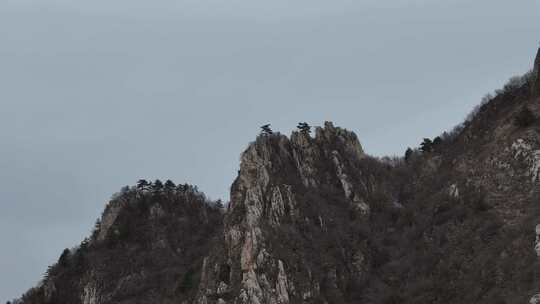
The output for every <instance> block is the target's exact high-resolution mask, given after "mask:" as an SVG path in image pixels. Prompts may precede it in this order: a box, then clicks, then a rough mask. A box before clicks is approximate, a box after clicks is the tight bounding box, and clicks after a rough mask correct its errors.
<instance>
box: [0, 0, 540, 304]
mask: <svg viewBox="0 0 540 304" xmlns="http://www.w3.org/2000/svg"><path fill="white" fill-rule="evenodd" d="M539 12H540V2H539V1H538V0H537V1H532V0H523V1H520V3H519V5H518V4H515V3H514V2H512V1H507V0H504V1H498V0H495V1H494V0H489V1H488V0H479V1H470V0H453V1H449V0H444V1H442V0H440V1H435V0H429V1H427V0H426V1H421V0H417V1H413V0H407V1H405V0H393V1H381V0H369V1H362V0H332V1H330V0H324V1H322V0H266V1H259V0H175V1H173V0H160V1H147V0H145V1H142V0H93V1H74V0H39V1H38V0H0V140H1V146H0V185H1V186H0V242H1V250H0V300H3V301H6V300H7V299H11V298H13V297H15V296H19V295H20V294H21V293H22V292H23V291H24V290H26V289H28V288H29V287H31V286H33V285H35V284H36V283H37V282H38V280H39V279H40V277H41V276H42V273H43V272H44V271H45V269H46V267H47V265H49V264H51V263H52V262H54V261H56V260H57V258H58V256H59V254H60V253H61V251H62V249H63V248H65V247H72V246H74V245H76V244H78V243H79V242H80V241H81V240H82V239H83V238H84V237H85V236H87V235H89V233H90V230H91V228H92V226H93V223H94V221H95V220H96V218H97V217H98V216H99V215H100V214H101V211H102V209H103V207H104V205H105V203H106V202H107V200H108V199H109V197H110V195H111V194H112V193H113V192H115V191H117V190H118V189H120V187H121V186H123V185H126V184H134V183H135V182H136V181H137V180H138V179H139V178H148V179H155V178H161V179H163V180H165V179H168V178H170V179H173V180H174V181H176V182H182V183H183V182H188V183H192V184H195V185H198V186H199V188H200V189H201V190H203V191H204V192H205V193H207V194H208V195H209V196H210V197H212V198H224V199H225V200H227V199H228V190H229V186H230V184H231V182H232V181H233V179H234V177H235V174H236V171H237V168H238V160H239V154H240V153H241V151H242V150H243V149H244V148H245V147H246V146H247V144H248V143H249V142H250V141H251V140H253V139H254V138H255V136H256V135H257V133H258V127H259V126H260V125H262V124H264V123H272V125H273V127H274V130H279V131H281V132H284V133H287V134H288V133H289V132H290V131H291V129H292V128H294V126H295V125H296V124H297V122H299V121H307V122H309V123H311V124H313V125H320V124H322V123H323V121H325V120H332V121H334V122H335V124H337V125H339V126H343V127H346V128H348V129H351V130H353V131H355V132H356V133H357V134H358V136H359V138H360V140H361V142H362V144H363V146H364V149H365V150H366V151H367V152H368V153H370V154H373V155H377V156H383V155H392V154H402V153H403V151H404V150H405V149H406V147H407V146H416V145H417V144H418V143H419V142H420V140H421V138H422V137H432V136H435V135H437V134H439V133H441V132H442V131H443V130H447V129H450V128H452V127H453V126H454V125H456V124H457V123H459V122H460V121H462V120H463V118H464V117H465V115H466V114H467V113H468V112H469V111H470V110H471V109H472V108H473V106H474V105H476V104H477V103H478V102H479V101H480V99H481V97H482V96H483V95H484V94H486V93H488V92H491V91H493V90H494V89H496V88H499V87H501V86H502V84H503V83H504V82H505V81H506V80H507V79H508V78H509V77H510V76H513V75H516V74H522V73H524V72H526V71H527V70H528V69H529V68H530V67H531V64H532V61H533V58H534V55H535V53H536V50H537V47H538V42H539V41H540V18H539Z"/></svg>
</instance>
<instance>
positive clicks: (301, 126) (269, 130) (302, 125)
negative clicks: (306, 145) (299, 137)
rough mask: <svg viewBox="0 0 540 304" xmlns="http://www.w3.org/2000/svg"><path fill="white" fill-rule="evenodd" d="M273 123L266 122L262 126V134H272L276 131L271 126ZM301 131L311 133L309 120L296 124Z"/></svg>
mask: <svg viewBox="0 0 540 304" xmlns="http://www.w3.org/2000/svg"><path fill="white" fill-rule="evenodd" d="M270 126H271V124H266V125H263V126H261V134H263V135H272V134H274V132H273V131H272V128H271V127H270ZM296 128H298V130H300V132H302V133H304V134H310V133H311V126H310V125H309V124H308V123H307V122H299V123H298V125H297V126H296Z"/></svg>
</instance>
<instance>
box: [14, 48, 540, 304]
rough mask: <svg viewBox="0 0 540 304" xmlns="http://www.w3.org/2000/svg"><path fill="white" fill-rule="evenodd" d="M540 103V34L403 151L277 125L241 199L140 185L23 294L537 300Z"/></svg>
mask: <svg viewBox="0 0 540 304" xmlns="http://www.w3.org/2000/svg"><path fill="white" fill-rule="evenodd" d="M539 117H540V50H539V52H538V56H537V58H536V61H535V65H534V68H533V70H532V71H531V72H530V73H528V74H526V75H525V76H522V77H515V78H512V79H511V80H510V82H509V83H508V84H507V85H506V86H505V87H504V89H502V90H498V91H497V92H496V94H495V95H494V96H488V97H486V98H485V100H484V102H483V103H482V104H481V106H480V107H478V108H477V109H476V110H475V111H474V112H473V113H472V114H471V115H470V117H469V118H468V119H467V120H466V121H465V123H464V124H463V125H460V126H459V127H458V128H456V129H455V130H453V131H452V132H450V133H445V134H443V135H441V136H440V137H437V138H435V139H434V140H430V139H426V140H424V142H423V143H422V148H421V149H414V150H412V149H411V150H408V151H407V153H406V157H404V158H393V159H392V158H382V159H379V158H375V157H372V156H369V155H368V154H366V153H365V152H364V151H363V149H362V146H361V144H360V142H359V140H358V138H357V136H356V135H355V134H354V133H352V132H350V131H348V130H346V129H342V128H339V127H335V126H334V125H333V124H332V123H330V122H326V123H324V126H322V127H317V128H315V130H314V134H313V135H312V134H310V129H309V128H306V126H305V125H304V127H303V128H302V129H301V130H300V131H297V132H293V133H292V134H291V135H290V136H289V137H287V136H284V135H282V134H279V133H271V132H265V133H264V134H261V135H260V136H258V137H257V139H256V140H255V141H254V142H253V143H251V144H250V145H249V146H248V148H247V149H246V150H245V151H244V152H243V153H242V156H241V164H240V170H239V172H238V176H237V178H236V180H235V181H234V182H233V184H232V186H231V195H230V202H229V203H228V204H227V207H226V208H224V207H223V206H222V205H221V203H220V202H219V201H218V202H213V201H209V200H208V199H206V198H205V196H204V194H202V193H201V192H199V191H198V190H197V188H196V187H194V186H189V185H179V186H176V185H174V184H173V183H172V182H170V181H169V182H167V183H165V185H163V184H162V183H161V182H154V183H151V184H147V183H145V182H144V181H141V182H140V183H139V184H138V185H137V186H133V187H127V188H125V189H123V190H122V191H121V192H120V193H118V194H116V195H115V196H114V197H113V199H112V200H111V201H110V203H109V204H108V206H107V207H106V209H105V211H104V212H103V215H102V217H101V219H100V221H98V223H97V224H96V228H95V230H94V232H93V234H92V236H91V237H89V238H88V239H86V240H84V241H83V242H82V243H81V245H80V246H78V247H76V248H73V249H66V250H65V251H64V252H63V253H62V255H61V256H60V258H59V260H58V263H56V264H55V265H53V266H51V267H50V268H49V270H48V271H47V274H46V276H45V278H44V279H43V281H42V283H41V284H40V285H39V286H37V287H35V288H32V289H31V290H29V291H28V292H27V293H26V294H24V295H23V296H22V298H21V299H20V300H16V301H14V302H17V303H24V304H45V303H55V304H64V303H69V304H78V303H81V304H102V303H103V304H106V303H186V304H187V303H197V304H247V303H254V304H288V303H290V304H296V303H313V304H315V303H317V304H318V303H320V304H323V303H328V304H330V303H370V304H371V303H373V304H375V303H381V304H392V303H396V304H397V303H400V304H402V303H486V304H487V303H490V304H493V303H496V304H502V303H508V304H511V303H532V304H538V303H540V280H539V278H538V276H539V275H540V262H539V257H538V256H540V225H538V226H537V224H540V119H539ZM267 131H268V130H267ZM225 209H226V210H225Z"/></svg>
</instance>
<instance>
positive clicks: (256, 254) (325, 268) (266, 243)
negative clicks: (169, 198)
mask: <svg viewBox="0 0 540 304" xmlns="http://www.w3.org/2000/svg"><path fill="white" fill-rule="evenodd" d="M364 157H365V154H364V153H363V151H362V148H361V146H360V143H359V141H358V139H357V138H356V136H355V135H354V134H353V133H351V132H349V131H347V130H344V129H341V128H336V127H334V126H333V125H332V124H331V123H329V122H327V123H325V126H324V127H322V128H317V129H316V135H315V137H314V138H312V137H310V136H309V135H308V134H307V133H299V132H294V133H293V134H292V136H291V137H290V139H289V138H287V137H285V136H283V135H280V134H275V135H263V136H260V137H259V138H257V140H256V141H255V142H254V143H253V144H251V145H250V146H249V147H248V149H247V150H246V151H245V152H244V153H243V154H242V157H241V165H240V173H239V176H238V178H237V179H236V181H235V182H234V184H233V186H232V190H231V202H230V205H229V210H228V212H227V215H226V219H225V231H224V242H225V253H224V255H222V256H218V257H216V258H215V259H210V260H209V261H210V262H209V266H210V267H207V268H205V270H204V271H205V278H208V285H206V286H202V287H201V288H200V289H201V292H200V294H199V296H198V302H200V303H218V302H225V303H276V304H277V303H300V302H302V301H318V300H322V299H325V298H326V297H329V294H330V293H332V296H333V297H336V299H340V300H339V301H345V300H344V299H343V298H344V297H346V295H345V292H346V288H347V287H349V286H354V284H356V282H361V281H362V279H363V277H364V276H365V275H366V273H365V272H364V270H365V269H368V268H369V266H368V263H369V261H368V259H366V258H364V255H362V254H358V255H356V258H354V257H353V256H352V255H351V256H349V257H346V256H345V257H343V258H344V259H341V258H340V259H337V258H334V257H333V255H336V256H339V255H341V253H342V252H343V251H344V250H345V247H352V248H355V250H357V251H360V252H361V251H362V249H363V248H366V244H365V240H363V239H362V238H361V237H360V236H359V235H358V234H357V233H358V231H357V229H356V228H351V227H350V225H352V224H353V222H352V221H351V222H350V223H349V220H345V221H344V223H339V222H342V221H343V219H344V217H349V216H347V214H348V213H349V211H350V210H353V209H354V208H355V206H356V205H357V204H358V201H359V200H361V199H363V198H365V197H366V196H367V192H368V189H366V187H365V184H367V183H368V182H369V181H368V180H367V179H365V180H364V178H363V176H362V172H361V170H360V169H359V162H361V160H362V159H363V158H364ZM366 176H367V175H366ZM357 181H359V182H360V183H358V182H357ZM325 195H326V196H330V197H329V198H326V197H324V196H325ZM363 205H364V206H363V207H364V209H365V210H367V209H368V208H369V207H368V205H367V204H366V203H363ZM365 210H364V211H363V212H358V217H357V218H356V221H357V222H358V227H361V225H362V224H361V223H362V217H363V216H367V215H366V211H365ZM338 214H339V215H341V216H339V217H338V216H337V215H338ZM345 240H347V241H345ZM346 242H348V243H346ZM323 243H327V244H326V246H328V247H329V248H328V252H327V254H328V256H322V255H319V254H316V251H317V250H319V249H318V248H317V247H316V246H314V245H316V244H321V245H322V244H323ZM366 255H367V252H366ZM359 257H362V258H359ZM216 269H217V270H223V269H225V270H227V273H221V272H219V271H217V272H216V271H215V270H216ZM336 273H339V277H337V276H336ZM219 278H227V280H226V281H220V279H219ZM231 281H232V282H231ZM225 285H226V286H228V293H227V294H224V293H223V292H221V291H220V290H221V289H222V286H225Z"/></svg>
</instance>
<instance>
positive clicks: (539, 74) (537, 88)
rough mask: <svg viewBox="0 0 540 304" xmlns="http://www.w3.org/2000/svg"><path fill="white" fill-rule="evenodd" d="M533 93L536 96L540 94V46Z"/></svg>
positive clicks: (534, 69)
mask: <svg viewBox="0 0 540 304" xmlns="http://www.w3.org/2000/svg"><path fill="white" fill-rule="evenodd" d="M532 94H533V96H536V97H538V96H540V48H539V49H538V53H537V55H536V60H535V61H534V68H533V85H532Z"/></svg>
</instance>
